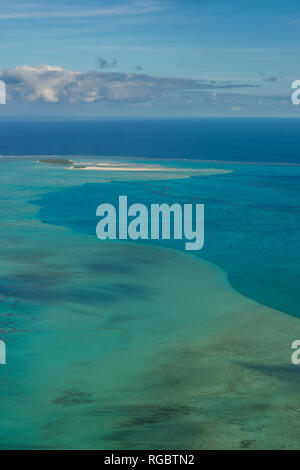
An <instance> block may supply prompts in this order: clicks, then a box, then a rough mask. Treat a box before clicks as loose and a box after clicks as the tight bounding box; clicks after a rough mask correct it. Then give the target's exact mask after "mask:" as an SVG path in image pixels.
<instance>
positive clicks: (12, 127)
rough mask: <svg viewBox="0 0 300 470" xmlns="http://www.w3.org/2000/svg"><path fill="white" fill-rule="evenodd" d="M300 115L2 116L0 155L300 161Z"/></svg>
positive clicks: (0, 124) (0, 123) (0, 122)
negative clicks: (68, 118) (50, 118)
mask: <svg viewBox="0 0 300 470" xmlns="http://www.w3.org/2000/svg"><path fill="white" fill-rule="evenodd" d="M299 136H300V120H299V119H213V118H211V119H206V118H205V119H204V118H203V119H172V120H170V119H169V120H168V119H152V120H151V119H138V120H137V119H98V120H95V119H94V120H73V121H69V122H65V121H62V120H59V121H45V120H43V121H32V120H22V121H12V120H8V121H5V120H3V119H2V120H1V121H0V142H1V146H0V155H40V154H47V155H50V154H53V155H74V154H75V155H78V154H81V155H107V156H122V155H123V156H137V157H150V158H151V157H153V158H180V159H181V158H188V159H204V160H206V159H207V160H223V161H241V162H280V163H299V164H300V150H299Z"/></svg>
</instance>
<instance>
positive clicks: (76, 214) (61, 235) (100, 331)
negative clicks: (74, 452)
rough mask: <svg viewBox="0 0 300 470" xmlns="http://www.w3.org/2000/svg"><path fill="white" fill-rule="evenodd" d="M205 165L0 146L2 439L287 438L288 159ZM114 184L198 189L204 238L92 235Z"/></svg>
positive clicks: (275, 442) (86, 443) (292, 434)
mask: <svg viewBox="0 0 300 470" xmlns="http://www.w3.org/2000/svg"><path fill="white" fill-rule="evenodd" d="M160 163H162V162H160ZM164 164H165V165H169V166H174V165H176V166H177V167H178V168H180V167H184V166H185V167H190V166H191V162H178V161H177V162H169V163H164ZM193 166H194V167H197V166H198V167H205V166H206V167H211V164H210V165H209V164H207V165H204V164H200V163H196V162H193ZM220 167H221V168H228V169H233V170H234V172H233V173H232V174H227V175H217V176H208V177H203V176H201V177H200V176H197V177H193V178H190V179H183V180H170V179H169V180H165V181H155V180H153V179H149V180H146V181H143V182H138V181H137V180H135V181H131V180H128V175H127V176H126V175H125V176H122V177H119V181H117V180H116V179H115V177H114V176H113V175H107V181H103V178H102V177H100V176H99V173H98V172H95V173H94V172H81V171H78V172H75V171H68V170H65V169H64V168H58V167H52V166H47V165H41V164H38V163H36V161H35V158H34V159H31V158H23V159H21V158H18V159H12V158H8V159H4V158H1V159H0V172H1V173H0V184H1V198H0V206H1V222H0V223H1V225H0V227H1V230H0V241H1V244H0V254H1V261H2V263H1V266H0V295H1V297H0V300H1V302H0V314H1V317H0V319H1V334H0V338H1V339H4V340H5V341H6V342H7V353H8V363H7V366H4V367H1V369H0V374H1V377H0V379H1V392H0V394H1V411H0V416H1V417H0V447H1V448H9V449H11V448H22V449H23V448H51V449H56V448H58V449H61V448H92V449H95V448H100V449H118V448H124V449H132V448H157V449H159V448H174V449H175V448H279V447H280V448H297V447H298V446H299V444H298V439H297V432H298V431H297V430H298V419H297V410H298V401H299V395H298V390H299V387H298V385H299V377H300V376H299V373H298V371H297V368H292V367H291V366H290V344H291V342H292V340H294V339H296V337H297V335H298V336H299V334H298V332H299V326H298V319H297V318H293V317H295V316H297V315H298V314H299V305H300V302H299V293H298V291H297V279H299V270H300V260H299V250H298V246H297V241H298V239H299V237H298V230H299V226H300V218H299V195H298V187H299V186H298V184H299V178H300V169H299V168H298V167H290V166H260V165H259V166H256V165H229V164H222V165H220ZM111 178H113V179H114V180H113V181H111V180H110V179H111ZM130 178H132V177H130ZM99 180H100V181H99ZM119 194H127V195H128V198H129V203H131V202H144V203H147V204H149V203H153V202H168V203H171V202H178V201H179V202H191V201H193V202H201V203H205V204H206V245H205V249H204V250H203V251H202V252H200V253H199V255H196V256H195V255H191V254H187V253H186V252H183V251H182V244H176V245H175V244H172V243H168V244H165V243H162V247H163V248H165V249H161V248H157V247H151V246H150V245H148V246H145V245H142V244H139V243H137V244H133V243H122V244H120V243H117V242H116V243H115V242H100V241H99V240H98V239H97V238H96V236H95V226H96V218H95V216H94V214H95V208H96V207H97V205H98V204H99V203H101V202H114V200H116V198H117V197H118V195H119ZM168 248H176V249H177V250H176V251H173V250H169V249H168ZM202 258H207V259H208V260H209V261H213V262H214V263H215V264H216V265H217V266H221V267H222V268H223V269H225V271H226V272H227V273H228V275H229V280H230V282H231V284H232V285H233V286H234V288H235V289H236V290H233V289H232V288H231V287H230V285H229V284H228V283H227V281H226V276H225V274H224V272H223V271H221V270H220V269H219V268H218V267H217V266H215V265H212V264H210V263H207V262H205V261H203V259H202ZM238 291H239V292H241V293H243V294H245V295H246V296H247V297H249V298H252V299H254V300H258V301H259V302H261V303H263V304H265V305H269V306H271V307H274V308H276V309H278V310H281V311H282V312H285V313H279V312H276V311H275V310H270V309H268V308H266V307H263V306H262V305H259V304H257V303H255V302H254V301H252V300H249V299H248V298H247V297H244V296H242V295H240V294H239V293H238ZM286 313H287V314H290V315H286ZM283 436H284V437H283Z"/></svg>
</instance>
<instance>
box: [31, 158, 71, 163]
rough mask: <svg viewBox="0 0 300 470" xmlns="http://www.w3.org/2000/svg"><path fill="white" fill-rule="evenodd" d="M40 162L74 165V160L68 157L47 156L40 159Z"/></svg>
mask: <svg viewBox="0 0 300 470" xmlns="http://www.w3.org/2000/svg"><path fill="white" fill-rule="evenodd" d="M38 161H39V162H40V163H49V164H51V165H73V163H74V162H72V161H71V160H68V159H67V158H45V159H42V160H38Z"/></svg>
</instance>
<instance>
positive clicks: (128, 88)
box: [0, 65, 257, 104]
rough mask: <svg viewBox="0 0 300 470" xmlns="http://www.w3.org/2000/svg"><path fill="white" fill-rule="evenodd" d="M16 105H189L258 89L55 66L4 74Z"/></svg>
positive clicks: (17, 69) (20, 68)
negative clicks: (208, 94) (206, 96)
mask: <svg viewBox="0 0 300 470" xmlns="http://www.w3.org/2000/svg"><path fill="white" fill-rule="evenodd" d="M0 80H3V81H4V82H5V83H6V88H7V102H8V103H9V102H12V103H24V102H25V103H26V102H27V103H28V102H29V103H38V102H43V103H68V104H80V103H97V102H98V103H99V102H106V103H107V102H110V103H129V104H139V103H149V102H150V103H152V102H158V101H171V102H176V101H182V100H183V101H185V97H186V96H189V99H191V95H195V96H196V95H197V93H199V92H200V91H204V90H207V91H209V90H211V91H213V90H223V91H224V90H229V89H230V90H234V89H240V88H252V87H256V86H257V85H253V84H241V83H232V82H220V81H215V80H203V79H200V80H192V79H184V78H165V77H155V76H152V75H144V74H134V73H133V74H126V73H117V72H103V71H89V72H84V73H82V72H76V71H71V70H66V69H64V68H62V67H59V66H53V65H37V66H29V65H22V66H18V67H15V68H12V69H7V70H2V71H0Z"/></svg>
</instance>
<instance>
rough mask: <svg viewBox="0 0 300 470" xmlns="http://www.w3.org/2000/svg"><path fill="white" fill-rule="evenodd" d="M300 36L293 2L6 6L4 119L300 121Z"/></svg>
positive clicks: (15, 0) (127, 0) (85, 0)
mask: <svg viewBox="0 0 300 470" xmlns="http://www.w3.org/2000/svg"><path fill="white" fill-rule="evenodd" d="M299 39H300V4H299V2H297V1H296V0H290V1H286V2H283V1H282V0H273V1H271V0H261V1H258V0H253V1H251V2H246V1H242V0H227V1H225V0H110V1H107V0H72V1H68V0H60V1H58V0H53V1H51V2H49V1H44V0H39V1H34V0H32V1H30V0H29V1H26V0H22V1H21V0H11V1H10V2H8V1H7V0H6V1H3V0H0V57H1V60H0V71H1V72H0V79H2V80H4V81H5V82H6V85H7V105H5V106H1V107H0V113H1V114H4V113H8V114H10V113H11V114H18V113H20V114H24V113H25V114H26V113H28V114H32V113H40V114H43V113H50V114H56V113H57V114H61V113H62V114H74V115H80V113H82V114H84V115H86V114H91V115H97V114H102V115H103V114H104V115H105V114H108V115H178V116H181V115H187V116H188V115H191V116H197V115H199V116H202V115H204V116H205V115H208V116H212V115H217V116H219V115H220V116H223V115H242V116H246V115H257V116H264V115H270V116H281V115H282V116H285V115H286V116H289V115H291V116H297V115H298V113H299V112H300V110H298V108H297V107H295V106H292V105H291V102H290V95H291V89H290V88H291V83H292V81H293V80H296V79H300V63H299V62H298V61H297V54H298V47H297V46H298V43H300V42H299ZM4 108H5V109H4Z"/></svg>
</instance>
